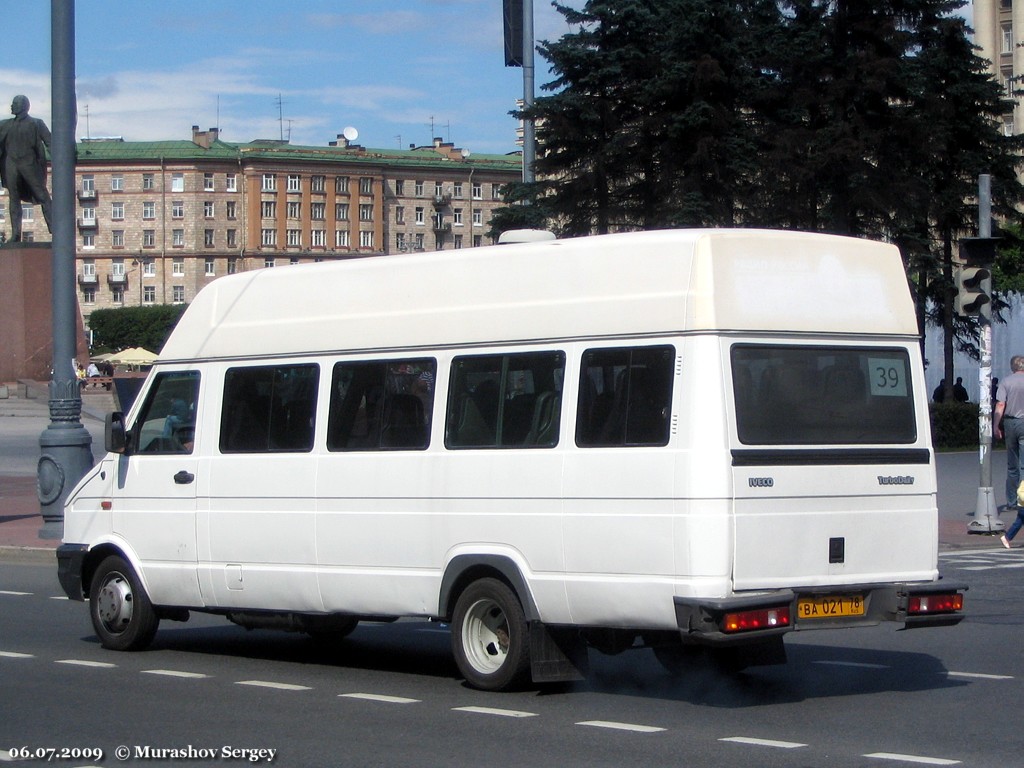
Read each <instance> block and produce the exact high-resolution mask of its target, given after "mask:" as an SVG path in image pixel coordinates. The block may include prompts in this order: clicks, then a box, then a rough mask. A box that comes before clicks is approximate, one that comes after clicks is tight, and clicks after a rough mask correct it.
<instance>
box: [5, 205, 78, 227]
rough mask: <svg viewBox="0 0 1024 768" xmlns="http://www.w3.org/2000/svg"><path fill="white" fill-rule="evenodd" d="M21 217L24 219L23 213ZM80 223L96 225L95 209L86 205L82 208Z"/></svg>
mask: <svg viewBox="0 0 1024 768" xmlns="http://www.w3.org/2000/svg"><path fill="white" fill-rule="evenodd" d="M23 211H24V209H23ZM22 217H24V212H23V213H22ZM82 222H83V223H85V224H89V225H92V224H95V223H96V209H95V208H94V207H93V206H91V205H86V206H84V207H83V208H82Z"/></svg>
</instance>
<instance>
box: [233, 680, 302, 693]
mask: <svg viewBox="0 0 1024 768" xmlns="http://www.w3.org/2000/svg"><path fill="white" fill-rule="evenodd" d="M235 685H252V686H255V687H257V688H275V689H277V690H279V691H311V690H313V689H312V688H310V687H309V686H308V685H293V684H292V683H274V682H271V681H269V680H239V681H238V682H237V683H235Z"/></svg>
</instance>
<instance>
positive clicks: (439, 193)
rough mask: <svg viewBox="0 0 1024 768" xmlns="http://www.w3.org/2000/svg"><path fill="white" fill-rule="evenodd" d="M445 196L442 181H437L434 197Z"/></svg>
mask: <svg viewBox="0 0 1024 768" xmlns="http://www.w3.org/2000/svg"><path fill="white" fill-rule="evenodd" d="M443 196H444V184H442V183H441V182H440V181H435V182H434V197H443Z"/></svg>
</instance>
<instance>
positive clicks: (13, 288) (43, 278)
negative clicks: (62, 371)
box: [0, 243, 89, 382]
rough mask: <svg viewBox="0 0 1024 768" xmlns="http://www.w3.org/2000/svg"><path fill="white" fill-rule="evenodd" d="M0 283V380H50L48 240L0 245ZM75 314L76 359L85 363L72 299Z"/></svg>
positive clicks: (86, 349)
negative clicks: (0, 291) (0, 290)
mask: <svg viewBox="0 0 1024 768" xmlns="http://www.w3.org/2000/svg"><path fill="white" fill-rule="evenodd" d="M0 285H2V286H3V297H2V298H0V382H5V381H17V380H18V379H33V380H35V381H49V380H50V368H51V367H52V366H53V256H52V253H51V251H50V243H7V244H5V245H4V246H2V247H0ZM76 295H77V294H76ZM75 316H76V317H77V318H78V319H77V322H76V325H77V334H76V336H77V344H76V347H77V349H78V353H77V354H78V360H79V361H80V362H81V363H82V364H83V365H85V364H87V363H88V360H89V347H88V345H87V344H86V342H85V328H84V326H83V324H82V319H81V318H82V313H81V311H80V310H79V308H78V306H77V302H76V306H75Z"/></svg>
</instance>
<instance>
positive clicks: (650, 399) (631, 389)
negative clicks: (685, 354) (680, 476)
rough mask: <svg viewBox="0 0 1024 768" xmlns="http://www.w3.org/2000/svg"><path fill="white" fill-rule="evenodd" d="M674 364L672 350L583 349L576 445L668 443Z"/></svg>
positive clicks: (673, 351)
mask: <svg viewBox="0 0 1024 768" xmlns="http://www.w3.org/2000/svg"><path fill="white" fill-rule="evenodd" d="M674 363H675V349H674V348H673V347H634V348H623V349H591V350H587V352H585V353H584V355H583V367H582V370H581V372H580V397H579V409H578V413H577V420H576V444H577V445H579V446H581V447H608V446H642V445H666V444H668V438H669V425H670V416H671V412H672V379H673V366H674Z"/></svg>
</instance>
